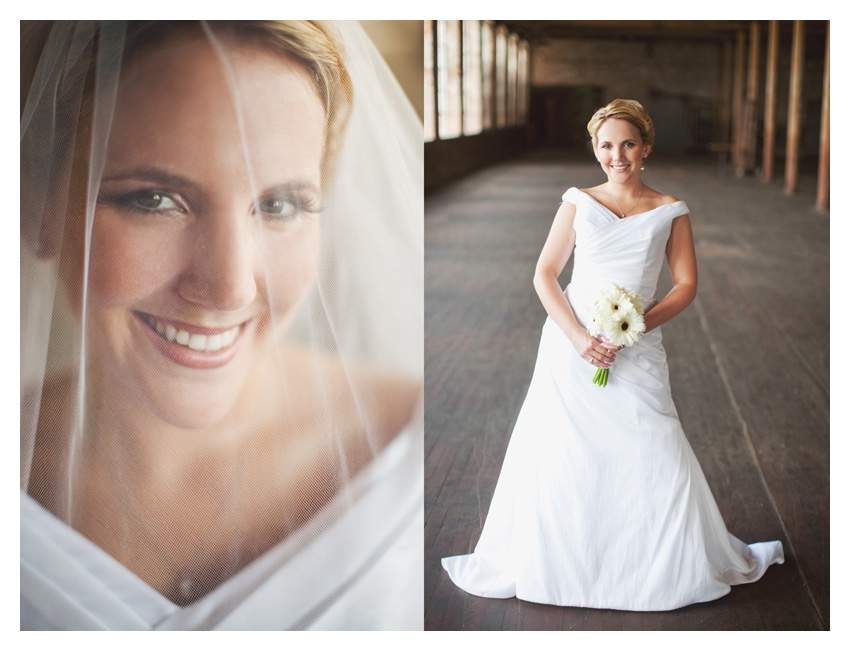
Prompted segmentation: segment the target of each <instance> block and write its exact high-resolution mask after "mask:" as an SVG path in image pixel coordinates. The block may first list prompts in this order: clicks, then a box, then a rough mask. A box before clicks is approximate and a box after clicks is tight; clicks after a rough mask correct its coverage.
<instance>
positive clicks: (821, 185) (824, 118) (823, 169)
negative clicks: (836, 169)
mask: <svg viewBox="0 0 850 651" xmlns="http://www.w3.org/2000/svg"><path fill="white" fill-rule="evenodd" d="M816 206H817V209H818V210H826V209H827V208H828V207H829V23H828V22H827V24H826V61H825V63H824V68H823V106H822V108H821V114H820V161H819V164H818V195H817V203H816Z"/></svg>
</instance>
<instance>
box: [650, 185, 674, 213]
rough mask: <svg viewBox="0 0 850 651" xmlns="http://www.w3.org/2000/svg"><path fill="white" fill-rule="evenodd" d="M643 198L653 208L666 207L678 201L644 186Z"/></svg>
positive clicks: (671, 196)
mask: <svg viewBox="0 0 850 651" xmlns="http://www.w3.org/2000/svg"><path fill="white" fill-rule="evenodd" d="M643 196H644V198H645V199H646V200H648V201H649V203H650V204H651V205H652V207H653V208H659V207H661V206H666V205H667V204H669V203H676V202H677V201H679V199H678V198H677V197H674V196H673V195H671V194H664V193H663V192H659V191H658V190H653V189H652V188H650V187H649V186H645V189H644V192H643Z"/></svg>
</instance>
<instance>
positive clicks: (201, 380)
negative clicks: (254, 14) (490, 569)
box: [21, 21, 423, 629]
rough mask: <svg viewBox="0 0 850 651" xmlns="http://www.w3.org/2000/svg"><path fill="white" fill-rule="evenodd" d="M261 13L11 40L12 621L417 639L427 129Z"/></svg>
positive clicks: (390, 84)
mask: <svg viewBox="0 0 850 651" xmlns="http://www.w3.org/2000/svg"><path fill="white" fill-rule="evenodd" d="M267 22H273V21H244V22H238V23H230V22H228V23H222V22H210V23H205V22H199V23H196V22H180V23H153V22H130V23H124V22H118V21H111V22H98V21H78V22H63V21H57V22H55V23H53V22H47V23H35V24H27V25H22V32H21V38H22V50H21V66H22V77H21V79H22V82H21V83H22V108H21V496H22V497H21V500H22V505H21V627H22V628H59V629H65V628H80V629H86V628H140V629H154V628H160V629H165V628H172V629H173V628H189V629H204V628H207V629H209V628H254V629H281V628H311V627H313V628H349V629H351V628H353V629H360V628H396V629H397V628H410V627H414V628H421V617H422V587H421V575H422V549H421V545H422V528H421V527H422V521H421V517H422V516H421V511H422V481H423V477H422V439H421V436H422V411H421V400H422V395H421V392H422V359H423V357H422V345H423V304H422V300H423V299H422V281H423V253H422V228H423V225H422V216H423V204H422V174H423V166H422V145H421V142H422V139H421V134H422V127H421V122H420V121H419V119H418V118H417V116H416V114H415V112H414V111H413V109H412V107H411V106H410V104H409V101H408V100H407V99H406V97H405V96H404V95H403V93H402V91H401V89H400V88H399V87H398V84H397V82H396V81H395V79H394V78H393V76H392V74H391V73H390V71H389V69H388V68H387V66H386V64H385V63H384V61H383V60H382V59H381V57H380V55H379V54H378V53H377V51H376V50H375V48H374V47H373V46H372V44H371V43H370V42H369V40H368V38H367V37H366V35H365V33H364V32H363V31H362V29H361V28H360V27H359V26H358V25H357V24H356V23H339V24H336V25H329V24H326V23H321V22H313V21H279V22H277V24H275V25H269V24H267Z"/></svg>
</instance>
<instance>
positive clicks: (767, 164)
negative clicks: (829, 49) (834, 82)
mask: <svg viewBox="0 0 850 651" xmlns="http://www.w3.org/2000/svg"><path fill="white" fill-rule="evenodd" d="M778 66H779V21H778V20H771V21H770V27H769V28H768V33H767V73H766V77H767V79H766V80H765V87H764V153H763V154H762V158H763V159H764V160H763V161H762V166H763V168H764V176H763V177H762V178H763V180H764V181H765V182H767V181H770V180H772V179H773V158H774V156H773V145H774V140H775V138H776V70H777V68H778Z"/></svg>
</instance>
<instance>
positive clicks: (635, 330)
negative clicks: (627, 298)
mask: <svg viewBox="0 0 850 651" xmlns="http://www.w3.org/2000/svg"><path fill="white" fill-rule="evenodd" d="M645 330H646V323H644V320H643V315H642V314H641V313H640V312H638V311H637V310H636V309H635V308H634V307H633V306H631V305H629V306H628V308H626V307H624V306H621V307H620V309H619V310H618V311H617V316H616V317H614V318H612V319H611V320H610V321H609V322H608V323H607V324H606V328H605V333H604V334H605V336H606V337H607V338H608V341H610V342H611V343H612V344H615V345H617V346H631V345H632V344H634V343H635V342H636V341H637V340H638V339H640V338H641V335H643V333H644V331H645Z"/></svg>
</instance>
